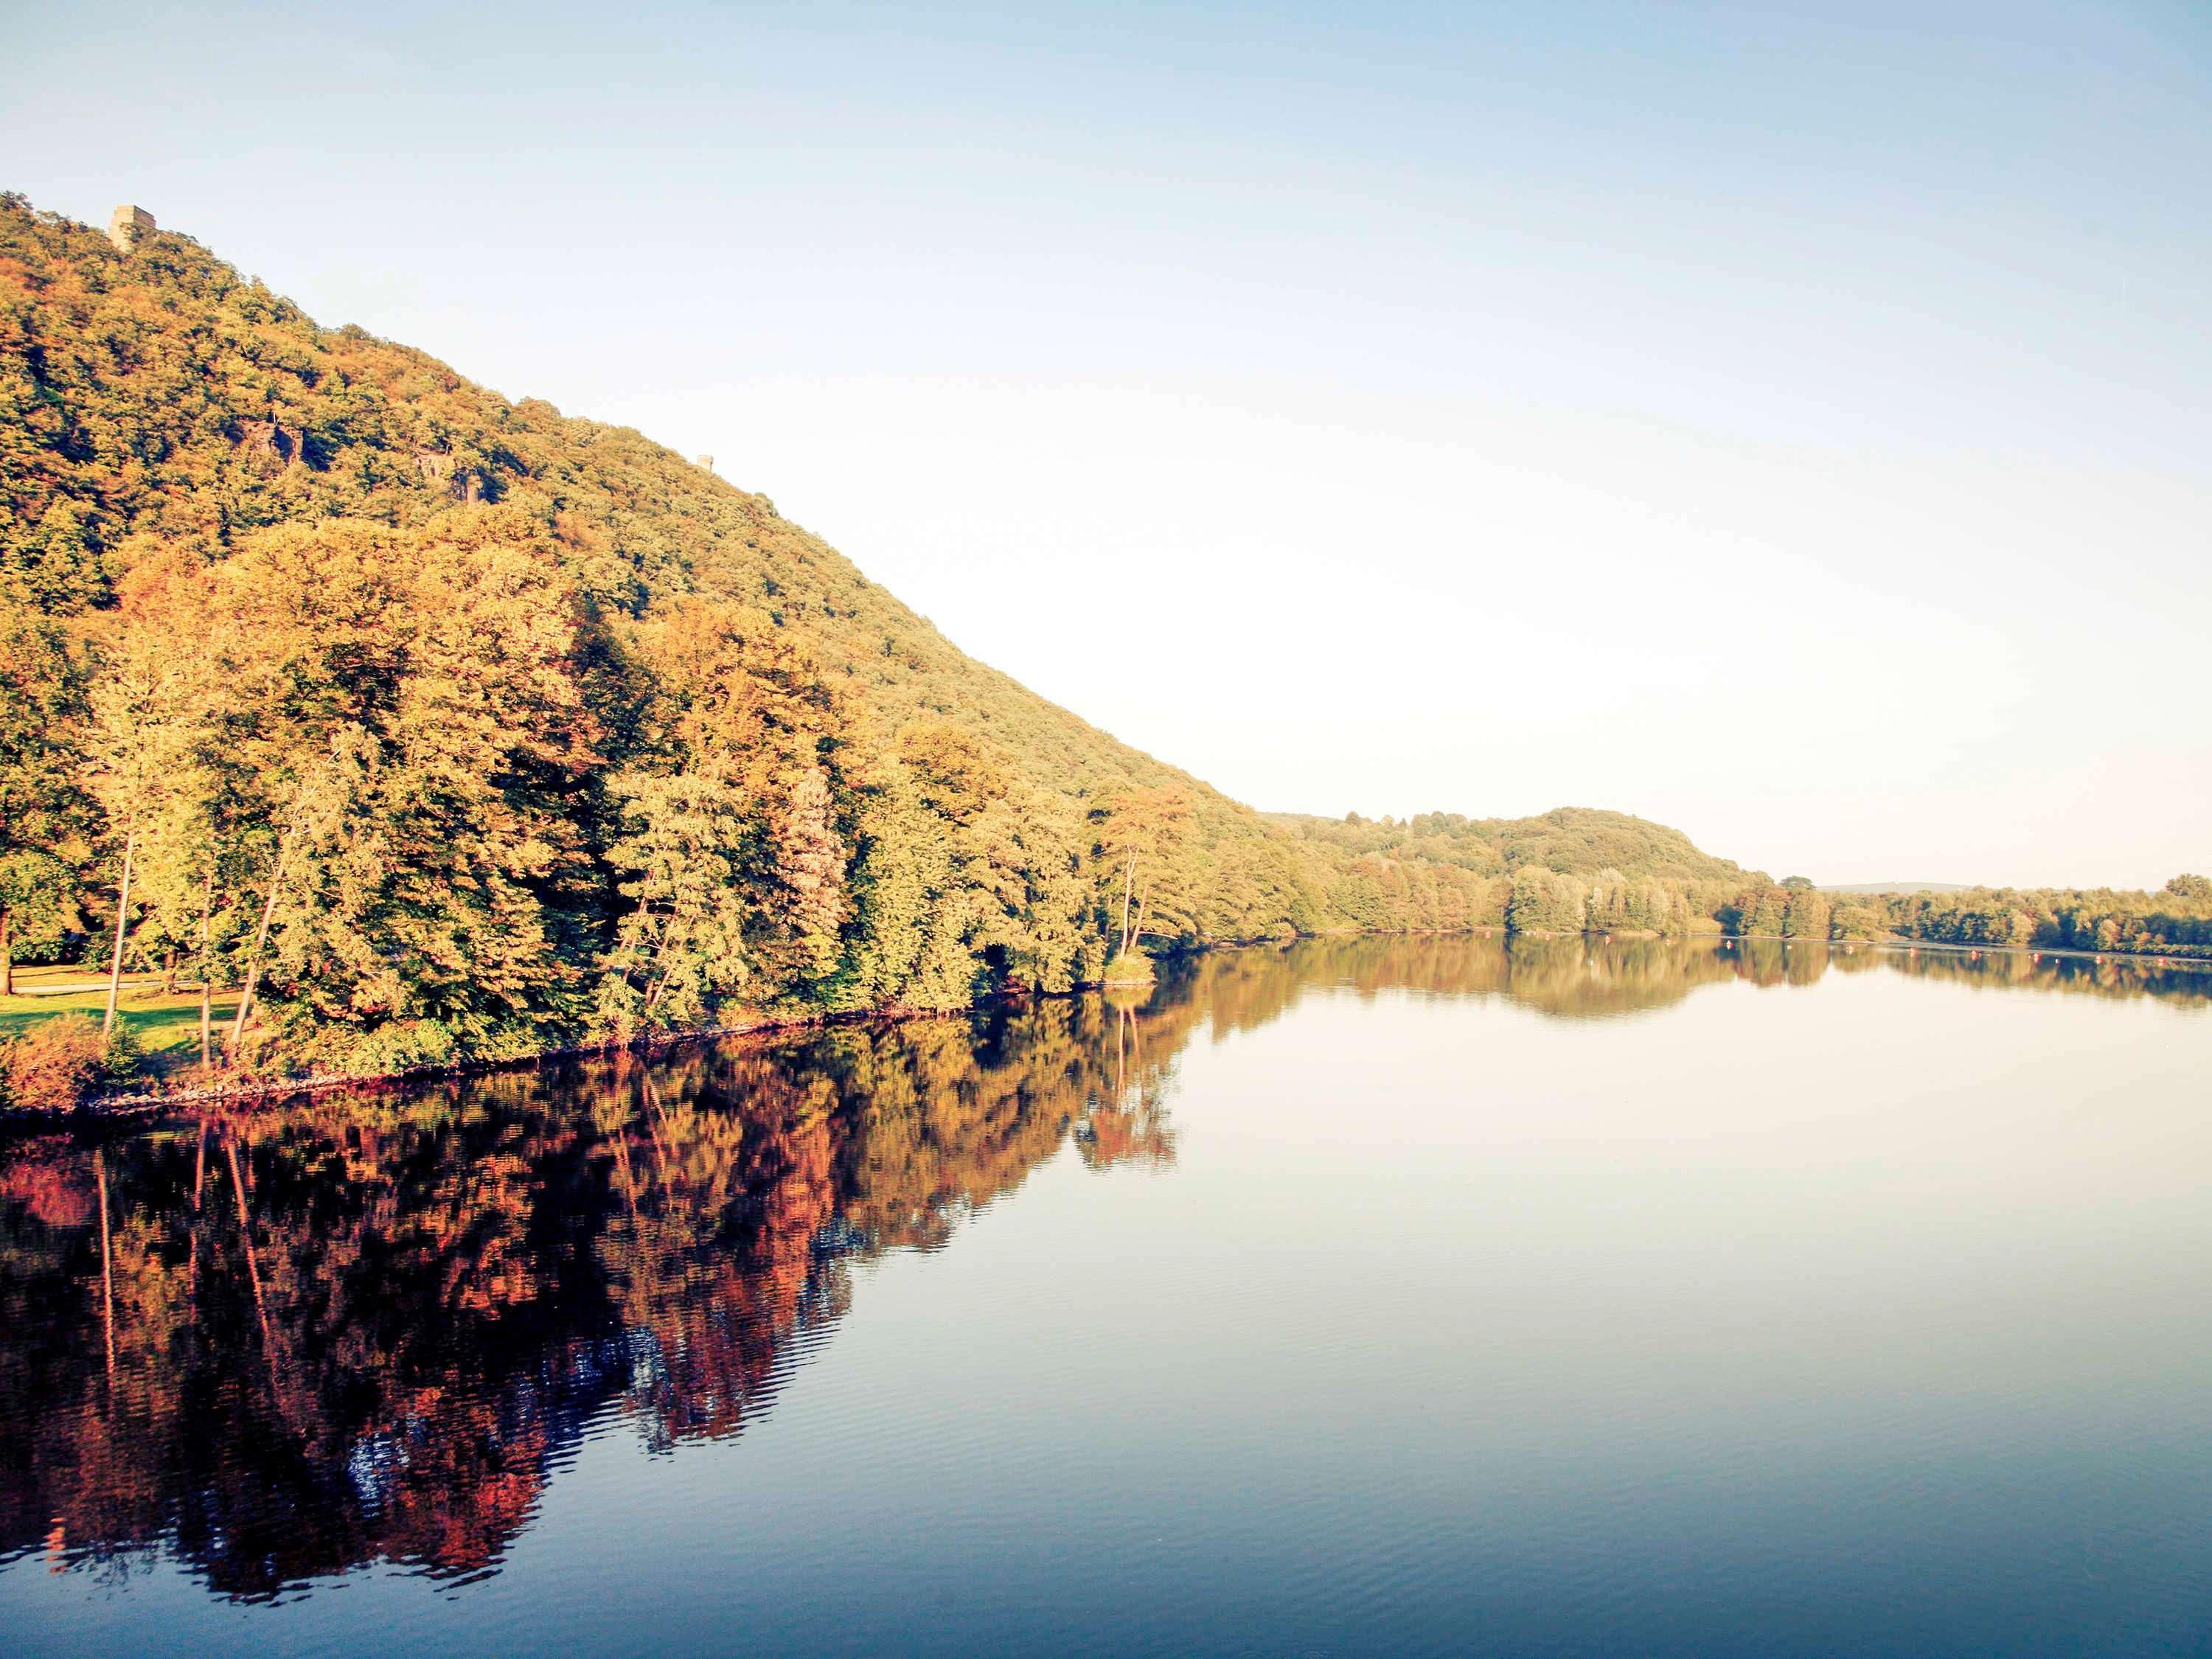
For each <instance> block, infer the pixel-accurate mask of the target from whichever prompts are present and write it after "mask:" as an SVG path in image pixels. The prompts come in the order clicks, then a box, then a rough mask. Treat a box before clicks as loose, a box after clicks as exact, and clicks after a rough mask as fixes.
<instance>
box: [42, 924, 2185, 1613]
mask: <svg viewBox="0 0 2212 1659" xmlns="http://www.w3.org/2000/svg"><path fill="white" fill-rule="evenodd" d="M1831 972H1834V973H1847V974H1863V973H1891V974H1902V975H1914V976H1918V977H1923V978H1928V979H1940V980H1947V981H1960V982H1963V983H1966V984H1969V985H1972V986H1977V987H1990V988H1998V987H2018V988H2029V989H2036V990H2055V991H2064V992H2069V993H2076V994H2091V995H2098V996H2107V997H2141V996H2152V997H2157V998H2160V999H2163V1000H2170V1001H2174V1002H2181V1003H2190V1004H2195V1005H2202V1004H2203V1002H2204V1001H2205V1000H2207V991H2208V989H2212V977H2208V976H2206V975H2201V974H2193V973H2190V972H2187V971H2185V970H2179V969H2158V968H2156V967H2154V966H2152V965H2149V964H2144V963H2119V962H2106V963H2095V962H2091V961H2086V960H2081V959H2075V958H2057V957H2044V958H2040V959H2037V958H2033V957H2027V956H2012V955H1990V956H1984V957H1967V956H1962V955H1953V954H1949V953H1942V952H1925V951H1923V952H1922V953H1919V954H1917V955H1911V954H1906V953H1904V952H1900V951H1869V950H1859V951H1841V950H1831V949H1828V948H1826V947H1814V946H1803V945H1789V946H1785V945H1782V944H1781V943H1779V942H1777V941H1749V942H1743V943H1741V944H1732V945H1722V944H1719V943H1717V942H1705V943H1693V942H1686V941H1680V940H1622V941H1619V942H1614V943H1606V942H1603V941H1597V940H1591V941H1579V940H1577V941H1541V940H1533V939H1515V940H1512V941H1510V942H1508V941H1497V940H1484V939H1441V938H1440V939H1411V940H1393V941H1383V940H1372V939H1349V940H1338V941H1321V942H1311V943H1307V944H1302V945H1295V946H1291V947H1289V948H1286V949H1282V950H1272V949H1270V950H1252V951H1237V952H1228V953H1223V954H1219V955H1216V956H1213V957H1206V958H1201V959H1198V960H1195V961H1192V962H1187V963H1180V964H1176V965H1175V966H1174V967H1173V968H1171V969H1170V970H1169V971H1168V972H1166V973H1165V974H1164V975H1163V978H1162V980H1161V982H1160V983H1159V985H1158V987H1156V988H1155V989H1154V990H1153V991H1152V993H1151V994H1150V995H1149V996H1148V997H1146V998H1145V999H1143V1000H1129V999H1127V998H1111V999H1109V998H1106V997H1100V996H1089V997H1083V998H1078V999H1075V1000H1053V1001H1043V1002H1038V1003H1035V1004H1031V1005H1027V1006H1017V1007H1011V1008H1004V1009H998V1010H993V1011H988V1012H979V1013H977V1014H975V1015H974V1016H972V1017H969V1018H959V1019H935V1020H927V1021H915V1022H912V1023H908V1024H890V1025H882V1026H852V1027H845V1028H840V1029H836V1030H828V1031H823V1032H818V1033H813V1034H809V1035H805V1036H797V1037H792V1038H786V1039H779V1040H774V1041H764V1042H755V1043H751V1044H737V1045H729V1046H725V1047H722V1048H714V1049H697V1050H691V1051H687V1052H682V1053H679V1054H676V1055H674V1056H673V1057H671V1058H668V1059H665V1060H659V1061H655V1062H653V1063H652V1064H649V1065H648V1064H645V1063H642V1062H640V1061H638V1060H634V1059H630V1058H627V1057H624V1058H619V1059H613V1060H605V1061H602V1062H594V1063H590V1064H581V1065H574V1066H562V1067H557V1068H549V1069H547V1070H544V1071H542V1072H536V1073H514V1074H509V1075H505V1076H499V1077H494V1078H489V1079H477V1080H474V1081H471V1082H466V1083H460V1084H456V1085H451V1086H447V1087H442V1088H437V1089H432V1090H427V1091H418V1092H414V1093H410V1094H407V1095H404V1096H403V1095H393V1096H390V1097H382V1098H378V1099H373V1100H368V1101H366V1102H361V1101H355V1102H345V1103H323V1104H319V1105H316V1106H313V1107H311V1108H302V1107H301V1106H299V1105H297V1104H293V1105H289V1106H286V1107H284V1108H283V1109H270V1110H266V1111H259V1112H248V1113H237V1114H229V1115H217V1116H210V1117H208V1118H205V1119H201V1120H191V1121H180V1122H177V1123H173V1124H170V1125H167V1126H164V1127H162V1128H161V1129H160V1130H158V1131H155V1132H152V1133H137V1134H131V1135H118V1136H116V1137H112V1138H110V1139H106V1141H105V1142H104V1143H103V1144H100V1145H89V1144H86V1143H83V1142H79V1141H76V1140H72V1139H64V1138H58V1137H48V1138H44V1139H28V1140H24V1141H20V1142H18V1143H17V1144H15V1146H12V1147H11V1148H9V1149H8V1151H7V1152H5V1153H4V1155H0V1157H4V1161H0V1563H4V1562H7V1561H9V1560H11V1559H21V1558H23V1557H26V1556H31V1555H42V1556H44V1557H45V1558H46V1559H48V1560H49V1561H50V1562H51V1563H52V1565H55V1566H56V1567H57V1568H66V1569H75V1570H81V1571H94V1572H107V1573H122V1572H127V1571H130V1570H131V1567H132V1565H134V1564H137V1563H143V1562H149V1561H151V1560H152V1559H155V1557H156V1556H157V1555H158V1554H159V1553H163V1552H166V1553H168V1554H169V1555H171V1556H173V1558H174V1559H177V1560H179V1561H180V1562H182V1563H184V1564H185V1565H186V1566H187V1567H188V1568H189V1569H190V1570H191V1571H193V1572H194V1573H196V1574H197V1576H198V1577H200V1578H201V1579H202V1580H203V1581H204V1583H205V1584H206V1585H207V1586H209V1587H210V1589H213V1590H214V1591H216V1592H217V1593H219V1594H221V1595H225V1596H229V1597H235V1598H242V1599H265V1598H270V1597H274V1596H276V1595H279V1594H280V1593H282V1592H283V1591H284V1590H285V1589H287V1588H288V1587H291V1586H295V1585H298V1584H300V1583H302V1582H304V1581H307V1580H309V1579H313V1578H318V1577H325V1576H328V1575H332V1574H337V1573H340V1572H343V1571H347V1570H349V1569H351V1568H354V1567H356V1566H358V1565H362V1564H365V1563H368V1562H373V1561H379V1560H382V1561H389V1562H393V1563H398V1564H402V1565H406V1566H409V1567H411V1568H414V1569H417V1570H420V1571H425V1572H428V1573H431V1574H434V1575H438V1576H441V1577H449V1578H452V1577H459V1578H465V1577H470V1576H471V1575H477V1574H483V1573H487V1572H490V1571H495V1570H496V1569H497V1567H498V1565H499V1564H500V1562H501V1558H502V1555H503V1553H504V1552H506V1550H507V1547H509V1545H510V1544H511V1543H512V1541H513V1540H514V1539H515V1538H516V1536H517V1535H518V1534H519V1533H520V1531H521V1530H522V1529H523V1528H525V1527H526V1525H527V1524H528V1522H529V1521H530V1518H531V1516H532V1513H533V1511H534V1509H535V1507H536V1505H537V1504H538V1498H539V1496H540V1494H541V1492H543V1490H544V1487H545V1486H546V1484H547V1482H548V1481H549V1480H551V1479H553V1478H555V1476H556V1474H557V1471H558V1470H559V1468H561V1466H562V1462H563V1461H564V1460H565V1459H566V1458H567V1457H568V1455H570V1454H571V1453H572V1452H573V1450H574V1449H575V1448H576V1447H577V1446H578V1445H579V1443H580V1442H581V1441H582V1439H583V1438H584V1437H586V1435H587V1434H589V1433H590V1432H591V1431H592V1425H595V1424H599V1423H603V1422H605V1420H607V1419H608V1418H609V1417H610V1416H611V1415H613V1416H618V1417H620V1418H622V1419H624V1420H626V1421H628V1422H629V1423H631V1424H634V1425H636V1426H637V1428H638V1429H639V1430H640V1431H641V1433H642V1435H643V1437H645V1439H646V1441H647V1444H648V1445H649V1446H651V1447H653V1448H655V1449H671V1448H673V1447H675V1446H676V1445H678V1443H681V1442H684V1441H688V1440H698V1439H717V1438H726V1437H732V1436H736V1435H739V1434H741V1433H742V1432H743V1431H744V1429H745V1427H746V1425H748V1424H749V1423H750V1422H752V1421H754V1420H756V1419H757V1418H758V1417H759V1416H760V1415H761V1413H763V1412H765V1411H767V1410H768V1409H769V1407H770V1406H771V1405H772V1404H773V1402H774V1401H775V1398H776V1395H777V1393H778V1391H779V1389H781V1388H783V1387H785V1386H786V1385H787V1383H789V1381H790V1379H791V1378H792V1376H793V1373H794V1371H795V1370H796V1369H797V1367H798V1366H799V1364H802V1363H803V1362H804V1360H805V1356H806V1355H807V1353H808V1352H810V1350H811V1347H812V1346H814V1345H815V1344H816V1343H817V1342H819V1341H821V1340H823V1339H824V1338H825V1337H826V1336H827V1335H828V1334H829V1333H830V1332H831V1331H832V1330H833V1329H834V1328H835V1327H836V1325H837V1323H838V1322H839V1321H840V1320H841V1319H842V1317H843V1316H845V1314H846V1313H847V1311H848V1309H849V1307H850V1306H851V1304H852V1300H853V1279H852V1274H853V1268H854V1264H855V1263H859V1262H864V1261H869V1260H871V1259H872V1258H875V1257H878V1256H879V1255H883V1254H884V1253H885V1252H890V1251H896V1250H933V1249H938V1248H939V1247H941V1246H943V1245H945V1243H947V1241H948V1240H950V1239H951V1238H952V1237H953V1236H954V1234H955V1233H956V1231H957V1229H958V1228H959V1226H960V1225H961V1223H962V1221H963V1218H966V1217H968V1216H969V1215H970V1214H972V1213H973V1212H975V1211H977V1210H979V1209H981V1208H982V1207H983V1206H987V1205H989V1204H990V1203H992V1202H993V1200H995V1199H998V1198H1000V1197H1001V1196H1002V1195H1004V1194H1007V1193H1009V1192H1011V1191H1012V1189H1013V1188H1016V1187H1018V1185H1020V1184H1021V1182H1023V1181H1024V1178H1025V1177H1026V1176H1028V1175H1029V1174H1030V1172H1031V1171H1032V1170H1035V1169H1036V1167H1037V1166H1038V1165H1039V1164H1041V1163H1042V1162H1043V1161H1044V1160H1046V1159H1048V1158H1051V1157H1053V1156H1054V1154H1055V1153H1056V1152H1059V1151H1060V1149H1061V1148H1062V1147H1063V1146H1068V1145H1070V1144H1071V1143H1072V1144H1073V1148H1074V1151H1075V1154H1076V1156H1077V1157H1078V1158H1079V1159H1080V1161H1081V1162H1082V1163H1083V1164H1085V1165H1087V1166H1088V1167H1089V1168H1090V1169H1091V1170H1096V1171H1100V1172H1108V1171H1112V1170H1117V1169H1124V1168H1128V1167H1132V1166H1135V1167H1143V1168H1149V1169H1153V1170H1161V1169H1166V1168H1170V1167H1171V1166H1172V1165H1173V1164H1174V1161H1175V1158H1176V1126H1175V1123H1174V1121H1173V1116H1172V1113H1171V1110H1170V1096H1171V1094H1172V1085H1173V1079H1174V1073H1175V1069H1176V1059H1177V1055H1178V1054H1180V1053H1181V1052H1182V1050H1183V1049H1184V1048H1185V1047H1186V1046H1187V1045H1188V1043H1189V1042H1192V1040H1193V1039H1194V1036H1197V1035H1198V1034H1199V1033H1200V1031H1201V1030H1205V1031H1206V1033H1208V1034H1209V1035H1210V1036H1213V1037H1217V1038H1218V1037H1219V1036H1222V1035H1224V1034H1225V1033H1228V1032H1231V1031H1236V1030H1246V1029H1249V1028H1252V1027H1255V1026H1258V1025H1261V1024H1266V1023H1267V1022H1268V1021H1270V1020H1272V1019H1273V1018H1277V1017H1278V1016H1279V1014H1281V1013H1282V1012H1284V1010H1285V1008H1287V1007H1288V1006H1291V1004H1292V1003H1293V1002H1294V1001H1296V1000H1297V999H1298V998H1299V997H1301V996H1302V995H1305V994H1346V993H1350V994H1356V995H1361V996H1372V995H1376V994H1381V993H1384V992H1406V993H1413V994H1421V995H1426V996H1437V997H1446V996H1469V997H1480V998H1502V999H1504V1000H1509V1001H1510V1002H1513V1003H1516V1004H1518V1005H1522V1006H1527V1007H1529V1008H1532V1009H1534V1010H1535V1011H1537V1012H1541V1013H1542V1014H1544V1015H1547V1016H1554V1017H1559V1018H1617V1017H1622V1016H1628V1015H1633V1014H1636V1013H1638V1012H1644V1011H1648V1010H1651V1009H1656V1008H1660V1007H1663V1006H1668V1005H1669V1004H1672V1003H1674V1002H1677V1001H1680V1000H1681V999H1683V998H1685V997H1686V996H1688V995H1689V994H1691V993H1692V992H1693V991H1696V990H1698V989H1699V987H1705V986H1720V985H1727V984H1732V983H1737V982H1741V981H1749V982H1751V983H1753V984H1756V985H1760V986H1784V985H1789V986H1796V985H1805V984H1809V983H1812V982H1814V981H1818V980H1820V978H1821V977H1822V976H1823V975H1826V974H1828V973H1831Z"/></svg>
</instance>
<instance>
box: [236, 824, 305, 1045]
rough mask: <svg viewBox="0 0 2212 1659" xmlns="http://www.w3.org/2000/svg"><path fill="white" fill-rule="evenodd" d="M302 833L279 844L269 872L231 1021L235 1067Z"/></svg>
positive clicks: (294, 831) (287, 833)
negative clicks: (286, 871) (286, 867)
mask: <svg viewBox="0 0 2212 1659" xmlns="http://www.w3.org/2000/svg"><path fill="white" fill-rule="evenodd" d="M298 832H299V826H298V825H297V824H295V825H294V826H293V827H292V828H291V829H287V830H286V831H285V832H284V839H283V840H282V841H280V842H277V843H276V868H275V869H274V870H272V871H270V872H269V900H268V902H267V903H265V904H264V905H263V906H262V907H261V925H260V926H259V927H256V928H255V929H254V930H253V954H252V956H250V957H247V958H246V985H245V987H244V988H243V989H241V990H240V992H239V994H238V1018H236V1019H234V1020H233V1021H231V1023H230V1041H229V1042H228V1043H226V1044H225V1045H224V1051H225V1052H226V1053H227V1054H228V1055H229V1056H230V1059H231V1060H232V1061H233V1062H234V1063H235V1062H236V1060H237V1059H238V1045H239V1042H240V1040H241V1039H243V1038H244V1036H246V1015H247V1014H249V1013H251V1012H252V1010H253V987H255V986H257V985H258V984H259V983H260V982H261V950H262V947H263V946H264V945H267V944H268V943H269V923H270V918H272V917H273V916H275V915H276V895H277V893H278V891H279V890H281V889H282V888H283V885H284V860H286V859H287V858H289V857H290V856H291V853H292V837H293V836H295V835H296V834H297V833H298Z"/></svg>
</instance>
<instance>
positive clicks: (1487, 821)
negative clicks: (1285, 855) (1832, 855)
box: [1266, 806, 1766, 889]
mask: <svg viewBox="0 0 2212 1659" xmlns="http://www.w3.org/2000/svg"><path fill="white" fill-rule="evenodd" d="M1266 816H1267V819H1268V821H1269V822H1270V823H1277V824H1280V825H1281V826H1282V827H1283V828H1285V829H1288V830H1290V831H1291V833H1292V834H1293V835H1295V836H1297V837H1298V838H1299V839H1300V840H1302V841H1304V842H1308V843H1310V844H1316V845H1320V846H1324V847H1330V848H1337V849H1339V850H1340V851H1343V852H1346V853H1350V854H1354V855H1359V854H1390V855H1392V856H1396V857H1413V858H1419V859H1422V860H1428V861H1431V862H1434V863H1437V864H1446V865H1453V866H1459V867H1462V868H1465V869H1469V870H1475V871H1479V872H1482V873H1483V874H1486V875H1510V874H1511V873H1512V872H1514V871H1516V870H1517V869H1519V868H1520V867H1521V866H1523V865H1529V864H1533V865H1540V866H1543V867H1545V868H1547V869H1550V870H1556V871H1558V872H1559V873H1560V874H1562V875H1570V876H1586V877H1587V876H1595V875H1598V874H1600V873H1601V872H1604V871H1607V870H1616V871H1619V872H1621V873H1622V874H1624V875H1628V876H1634V877H1638V878H1656V879H1660V880H1664V881H1675V882H1684V883H1699V882H1718V883H1725V884H1729V886H1730V887H1731V889H1733V888H1735V887H1740V886H1741V885H1743V884H1746V883H1747V882H1749V881H1753V880H1756V881H1758V882H1759V883H1762V884H1763V883H1764V882H1765V879H1766V878H1765V876H1764V875H1760V874H1759V873H1758V872H1746V871H1745V870H1744V869H1743V867H1742V866H1741V865H1738V864H1737V863H1735V861H1734V860H1730V859H1723V858H1715V857H1714V856H1713V855H1712V854H1710V853H1705V852H1702V851H1700V850H1699V848H1698V847H1697V845H1696V844H1695V843H1694V842H1692V841H1691V840H1690V838H1689V837H1688V836H1686V835H1684V834H1683V833H1682V832H1681V831H1680V830H1679V829H1668V827H1667V826H1666V825H1665V824H1663V823H1651V822H1650V820H1649V819H1646V818H1639V817H1631V816H1630V815H1629V814H1628V813H1626V812H1610V811H1602V810H1601V809H1599V808H1596V807H1589V806H1560V807H1555V808H1553V810H1552V811H1548V812H1543V813H1540V814H1538V815H1537V816H1536V817H1527V818H1469V817H1462V816H1461V815H1460V814H1459V813H1456V812H1423V813H1420V814H1418V815H1417V816H1415V817H1411V818H1407V819H1406V820H1405V821H1404V822H1402V823H1401V822H1399V821H1398V820H1396V819H1394V818H1383V819H1379V820H1378V819H1372V818H1364V817H1360V816H1359V815H1358V813H1356V812H1355V813H1352V814H1351V815H1350V816H1349V817H1343V818H1323V817H1310V816H1306V815H1304V814H1298V813H1290V812H1270V813H1268V814H1267V815H1266Z"/></svg>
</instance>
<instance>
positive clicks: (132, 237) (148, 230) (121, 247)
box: [107, 202, 154, 253]
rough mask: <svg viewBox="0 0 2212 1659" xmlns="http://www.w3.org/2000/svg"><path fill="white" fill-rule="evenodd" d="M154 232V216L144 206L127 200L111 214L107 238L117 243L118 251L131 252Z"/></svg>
mask: <svg viewBox="0 0 2212 1659" xmlns="http://www.w3.org/2000/svg"><path fill="white" fill-rule="evenodd" d="M152 234H154V216H153V215H152V214H150V213H149V212H147V211H146V210H145V209H144V208H142V207H133V206H132V205H131V204H130V203H128V202H125V204H123V205H122V206H121V207H119V208H118V209H116V210H115V211H114V212H113V213H112V215H110V216H109V217H108V221H107V240H109V241H111V242H112V243H114V244H115V246H116V251H117V252H121V253H129V252H132V251H133V250H135V249H136V248H137V246H138V244H139V243H140V242H141V241H142V240H144V239H145V238H147V237H149V236H151V235H152Z"/></svg>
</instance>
